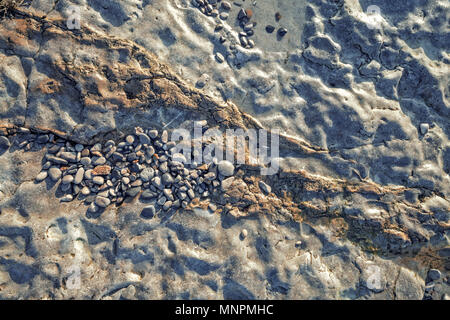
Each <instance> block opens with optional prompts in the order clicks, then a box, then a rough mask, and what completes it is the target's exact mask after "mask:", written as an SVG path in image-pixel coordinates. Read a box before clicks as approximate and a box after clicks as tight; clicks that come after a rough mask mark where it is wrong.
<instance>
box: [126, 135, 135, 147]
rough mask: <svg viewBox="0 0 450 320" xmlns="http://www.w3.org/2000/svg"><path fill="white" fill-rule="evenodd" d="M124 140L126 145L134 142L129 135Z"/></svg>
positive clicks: (132, 137)
mask: <svg viewBox="0 0 450 320" xmlns="http://www.w3.org/2000/svg"><path fill="white" fill-rule="evenodd" d="M125 141H126V143H127V144H128V145H132V144H133V143H134V136H132V135H129V136H127V137H126V138H125Z"/></svg>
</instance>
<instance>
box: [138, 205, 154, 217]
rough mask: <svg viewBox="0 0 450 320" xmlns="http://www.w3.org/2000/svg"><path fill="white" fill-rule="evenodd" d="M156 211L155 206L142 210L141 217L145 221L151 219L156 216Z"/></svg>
mask: <svg viewBox="0 0 450 320" xmlns="http://www.w3.org/2000/svg"><path fill="white" fill-rule="evenodd" d="M155 213H156V209H155V206H153V205H149V206H147V207H145V208H144V209H142V212H141V216H142V217H143V218H145V219H151V218H153V217H154V216H155Z"/></svg>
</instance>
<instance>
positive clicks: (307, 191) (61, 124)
mask: <svg viewBox="0 0 450 320" xmlns="http://www.w3.org/2000/svg"><path fill="white" fill-rule="evenodd" d="M144 2H145V1H144ZM155 2H156V3H152V4H151V5H150V4H149V3H147V2H145V3H146V4H147V6H146V5H142V6H141V7H140V8H139V7H138V9H139V10H137V13H136V14H135V15H133V14H131V15H130V13H132V12H133V8H134V7H133V4H134V2H133V1H123V2H120V3H119V2H116V1H112V2H108V3H110V4H109V7H105V6H104V5H103V1H81V4H82V5H83V6H86V8H88V11H89V12H90V11H92V10H93V11H95V12H97V13H96V14H97V15H100V16H101V19H99V18H98V17H93V18H91V19H90V20H89V21H88V22H89V23H83V24H82V29H81V30H68V29H67V27H66V20H65V16H64V9H65V8H66V7H67V5H69V4H71V2H70V1H56V2H54V3H53V4H51V3H50V4H49V2H48V1H33V2H32V4H31V5H30V6H25V7H20V8H18V9H17V10H16V11H15V12H13V13H12V14H11V15H10V16H9V17H6V18H3V19H1V20H0V61H1V64H0V124H1V129H2V131H1V132H0V133H1V137H2V138H1V139H0V175H1V180H0V210H1V214H0V297H1V298H5V299H8V298H28V299H42V298H52V299H67V298H82V299H105V298H106V299H109V298H114V299H115V298H125V299H162V298H173V299H175V298H185V299H189V298H200V299H202V298H203V299H213V298H218V299H222V298H225V299H253V298H256V299H272V298H276V299H311V298H321V299H324V298H330V299H422V298H427V299H429V298H432V299H442V298H443V297H445V296H446V295H447V296H448V294H449V277H448V270H449V268H450V264H449V263H450V261H449V238H448V236H449V235H448V228H449V218H450V203H449V200H448V197H449V194H450V189H449V188H450V187H449V186H450V184H449V181H450V177H449V171H448V168H449V167H450V164H449V163H450V161H449V160H448V157H449V155H450V153H449V152H448V149H449V147H448V128H449V112H448V110H449V105H448V101H447V98H448V97H447V96H448V57H446V56H444V57H439V54H442V53H441V49H442V48H445V42H444V40H440V39H441V37H443V38H445V37H448V33H445V32H444V31H439V30H440V29H436V28H434V29H432V28H426V27H422V28H421V29H420V31H417V32H416V31H415V30H414V29H411V30H409V29H408V26H409V24H408V23H407V21H408V20H410V19H415V18H414V17H413V16H411V15H408V16H402V19H400V20H399V21H389V23H395V24H396V25H397V27H396V28H387V29H385V32H386V33H385V34H384V35H383V37H384V38H383V41H381V43H380V41H378V40H377V39H378V38H377V37H378V35H377V34H376V33H375V32H374V31H372V30H368V29H364V30H363V31H364V32H362V33H361V32H357V31H358V30H361V29H362V28H364V25H363V23H362V22H360V21H359V20H358V18H357V17H355V15H356V13H354V11H352V10H351V7H352V6H354V5H355V4H354V3H353V2H352V1H345V2H344V1H312V2H311V4H309V5H308V6H307V7H306V9H305V10H306V17H310V18H311V19H310V20H311V21H310V22H307V23H306V25H305V30H304V32H303V36H302V37H303V39H304V41H303V42H302V43H304V44H305V47H304V48H302V49H298V50H297V51H296V52H294V53H292V54H290V55H289V57H288V58H286V57H277V58H273V57H272V58H270V59H269V60H267V61H265V65H266V67H267V68H271V66H273V65H274V64H276V65H277V66H278V61H277V59H278V60H285V59H286V63H285V64H284V63H283V64H282V65H285V67H284V68H286V69H285V70H282V71H280V72H278V74H280V77H281V78H280V79H279V81H275V80H274V78H273V77H272V76H269V77H268V78H267V77H265V76H261V77H252V78H251V79H250V78H249V79H247V80H246V81H242V79H241V78H240V77H242V76H235V77H234V76H233V77H231V78H230V80H233V81H229V82H228V81H223V82H222V84H223V86H224V87H223V88H222V92H225V93H226V94H224V96H227V94H228V93H230V92H237V91H239V90H238V88H237V86H236V87H234V88H233V86H234V84H235V83H247V85H248V87H246V90H247V89H248V88H250V87H251V88H253V89H251V90H250V89H248V90H249V93H248V95H247V96H248V97H250V100H251V103H248V101H244V100H242V106H241V105H239V107H241V108H242V110H245V111H247V112H249V113H251V115H249V114H247V113H244V112H243V111H241V109H239V108H238V106H237V105H238V104H235V103H233V101H234V102H237V100H239V99H237V98H236V97H233V99H231V98H230V99H225V100H229V101H226V102H224V101H220V100H219V99H218V98H217V97H214V96H213V94H212V93H211V92H209V91H208V90H209V89H208V88H205V91H200V90H198V89H195V88H194V87H193V85H190V84H189V83H188V82H186V81H184V80H182V79H181V77H180V76H179V75H177V74H175V72H174V71H173V70H172V68H169V67H168V66H167V65H166V64H165V63H163V62H162V61H161V59H158V58H157V57H156V56H155V55H154V54H153V53H151V52H150V51H149V50H151V49H152V46H151V42H143V41H136V42H135V41H132V40H128V39H129V38H131V39H134V40H138V39H135V38H133V37H131V36H130V37H128V34H127V32H126V31H124V30H125V26H127V27H128V26H130V25H129V23H131V24H133V23H134V24H136V23H139V21H141V20H140V19H144V18H145V17H146V15H150V16H152V15H153V13H150V10H149V8H150V7H151V6H155V7H156V6H163V7H164V6H173V7H176V8H180V7H181V8H183V10H182V11H186V12H185V13H184V14H185V16H184V17H185V18H184V19H185V21H186V22H187V23H188V25H190V26H191V27H192V28H193V29H196V30H197V31H196V32H197V34H201V37H203V35H205V36H206V35H207V34H208V29H209V28H210V27H211V26H210V25H208V23H203V22H202V20H201V19H209V18H205V17H202V16H201V15H200V14H199V13H198V12H197V11H194V10H197V9H195V8H191V7H189V4H188V3H187V1H185V2H183V1H181V2H180V1H166V2H164V3H167V4H165V5H164V4H161V2H159V1H155ZM361 5H362V4H361ZM364 5H365V4H364ZM108 8H109V9H110V10H107V9H108ZM146 8H147V9H146ZM427 8H429V10H430V12H431V13H432V15H431V16H430V18H429V19H432V17H434V18H435V19H437V20H433V21H429V22H427V23H430V24H431V23H435V24H436V23H437V24H439V23H440V21H441V20H442V19H441V18H440V17H441V15H440V14H439V10H438V9H439V8H441V9H442V8H443V9H442V10H444V11H445V10H447V9H448V8H447V6H445V5H443V4H441V3H440V2H439V3H438V4H437V5H436V6H435V7H432V6H431V5H430V6H429V7H427ZM433 8H434V9H433ZM436 8H437V9H436ZM382 9H383V11H385V12H387V13H388V14H389V17H390V18H392V19H393V17H394V16H395V15H398V11H396V10H397V9H395V8H391V7H389V6H388V5H386V6H384V7H383V8H382ZM111 10H112V11H111ZM427 10H428V9H427ZM436 10H437V11H436ZM255 11H256V10H255ZM391 11H392V13H390V12H391ZM146 12H147V13H146ZM167 12H176V13H177V14H181V13H180V12H179V11H167ZM164 14H167V13H164ZM130 16H132V17H133V18H131V20H130V19H129V17H130ZM313 18H314V19H313ZM172 20H173V18H172ZM355 21H356V22H355ZM353 22H355V23H356V24H357V26H356V27H355V30H353V31H352V30H350V31H349V30H348V26H349V25H352V24H353ZM389 23H388V24H389ZM99 25H101V27H100V26H99ZM344 26H345V28H344ZM260 27H261V28H262V27H264V26H260ZM202 28H203V29H202ZM105 29H106V31H108V32H105ZM200 29H201V30H200ZM180 30H184V29H183V28H180ZM408 30H409V31H408ZM435 30H438V31H435ZM169 31H170V30H169ZM194 31H195V30H194ZM172 32H173V33H174V34H172ZM408 32H409V33H408ZM400 33H401V34H405V33H407V34H408V38H407V40H404V39H403V40H402V39H401V38H400V36H399V34H400ZM108 34H109V35H108ZM152 34H153V33H152ZM155 34H158V37H160V38H162V39H163V42H164V43H165V46H168V47H171V41H170V39H173V38H174V39H178V38H180V37H183V35H182V34H177V32H176V31H170V32H168V31H167V30H166V31H164V30H163V32H162V33H161V32H160V33H155ZM170 34H172V36H170ZM111 35H115V37H113V36H111ZM288 36H289V33H288V34H287V35H286V37H288ZM429 36H430V37H435V38H436V41H434V43H433V46H432V47H430V46H424V48H425V49H424V50H416V49H413V48H414V47H415V43H417V42H420V41H425V40H421V39H422V38H424V37H425V38H426V37H429ZM137 43H139V44H137ZM387 44H389V45H387ZM405 45H407V46H405ZM154 46H155V48H156V49H155V50H156V51H158V49H157V47H158V46H159V44H156V43H155V44H154ZM222 49H223V48H221V50H222ZM255 50H256V51H254V52H247V51H242V52H241V53H239V55H238V54H236V53H233V54H234V56H233V55H232V56H231V57H230V56H227V58H228V60H227V65H230V66H231V65H233V64H234V62H233V61H235V60H233V59H238V60H239V63H240V64H241V65H242V69H241V71H242V72H243V70H245V68H246V66H251V63H252V61H259V60H261V59H262V56H261V53H260V52H258V51H257V49H255ZM169 51H170V50H169ZM275 56H276V55H275ZM172 59H173V58H172ZM180 59H182V58H180ZM271 59H272V60H271ZM273 59H275V60H273ZM167 60H171V59H167ZM230 61H231V62H230ZM169 62H171V63H172V66H174V65H176V64H175V63H174V61H173V60H172V61H169ZM433 64H435V66H434V67H430V66H432V65H433ZM184 65H189V64H184ZM205 65H207V64H205ZM277 68H278V67H277ZM274 70H277V69H276V68H274ZM299 70H302V74H300V75H299V74H297V75H296V76H294V75H293V72H294V73H298V71H299ZM437 70H441V71H439V72H437ZM442 70H444V71H442ZM445 70H447V72H445ZM224 72H225V71H224ZM227 72H228V71H226V73H224V74H226V75H227V76H228V73H227ZM234 72H235V71H233V73H234ZM268 74H270V73H268ZM420 79H422V80H420ZM226 86H231V87H226ZM280 91H284V92H285V93H286V95H285V96H284V98H283V99H285V100H281V101H278V100H277V98H276V97H277V95H276V94H275V93H276V92H280ZM205 92H206V93H211V94H210V95H208V94H206V93H205ZM367 97H369V98H367ZM292 101H293V102H292ZM249 105H255V106H257V107H255V108H256V109H255V110H249V109H248V106H249ZM265 108H268V109H271V111H272V113H271V114H270V115H269V114H268V113H264V112H262V113H261V112H259V111H261V110H265ZM298 110H300V111H298ZM277 113H279V114H285V115H286V114H287V115H289V117H287V118H286V119H288V120H286V119H285V120H283V121H287V124H286V123H284V122H283V121H280V122H282V123H281V124H280V123H278V120H279V119H280V118H278V117H274V114H277ZM273 119H275V120H273ZM198 120H207V123H208V126H209V127H216V126H217V127H218V128H220V129H225V128H243V129H246V128H277V127H278V128H281V129H285V130H283V133H284V134H285V135H283V136H281V137H280V157H281V158H282V159H283V166H282V168H281V170H280V172H278V173H277V174H276V175H273V176H261V174H260V168H259V167H257V166H250V165H242V166H239V167H237V168H235V172H234V175H233V176H232V177H231V178H227V179H224V180H222V185H221V188H219V189H220V190H217V192H214V193H212V194H211V195H209V196H208V197H207V198H205V199H197V200H196V201H193V203H191V204H190V205H189V206H188V207H186V208H173V209H171V210H166V211H164V210H161V211H153V210H152V209H149V208H148V207H149V203H148V202H146V201H140V200H139V199H137V198H135V197H134V196H132V195H130V196H129V197H128V198H126V199H125V201H124V202H123V203H122V204H120V205H117V206H116V205H105V208H104V210H103V211H101V214H99V215H92V214H89V212H88V207H87V206H86V204H85V203H83V202H82V201H81V200H78V199H75V200H73V201H70V202H61V201H60V200H61V197H62V196H61V195H60V194H59V193H58V188H59V187H60V186H59V184H55V183H53V184H52V183H41V182H40V181H36V178H38V180H40V179H42V180H45V181H46V182H49V181H50V180H51V177H50V176H49V177H38V175H39V173H40V172H41V168H42V165H43V164H44V162H43V161H42V159H43V158H44V155H45V153H46V152H47V151H48V150H47V148H48V146H47V145H46V141H45V142H43V143H40V142H39V141H37V140H36V139H38V137H39V136H41V135H43V134H53V135H54V136H55V137H59V138H60V139H63V140H65V141H70V142H71V143H73V145H75V144H77V143H81V144H85V145H90V146H92V145H94V144H95V143H97V142H103V143H105V142H106V141H107V140H109V139H112V140H115V141H118V140H120V139H123V138H124V137H126V136H127V135H128V134H130V133H131V132H133V130H134V128H135V127H137V126H139V127H143V128H149V129H150V128H156V129H162V128H167V129H169V130H170V129H172V128H177V127H189V126H191V125H192V121H198ZM272 120H273V121H272ZM423 122H426V123H432V125H431V126H430V127H429V129H428V130H425V131H423V132H425V133H423V132H420V130H421V129H420V128H421V127H420V124H421V123H423ZM301 123H307V124H308V125H307V126H303V125H301ZM277 124H280V125H277ZM287 127H289V128H292V129H286V128H287ZM23 128H25V129H23ZM27 130H31V131H29V132H28V131H27ZM30 135H34V136H33V138H32V139H31V138H30ZM42 141H43V140H42ZM99 170H100V169H99ZM54 174H57V173H54ZM224 181H226V182H225V183H224ZM261 181H263V182H264V184H262V183H260V182H261ZM261 186H263V187H261ZM268 187H269V188H268ZM145 208H147V209H145ZM142 212H144V214H142ZM244 229H245V230H246V231H245V232H244V233H243V230H244ZM243 234H245V237H243V236H242V235H243ZM430 270H438V271H439V277H438V276H437V272H436V271H430ZM78 280H79V282H77V281H78Z"/></svg>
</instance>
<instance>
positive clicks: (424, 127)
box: [420, 123, 430, 135]
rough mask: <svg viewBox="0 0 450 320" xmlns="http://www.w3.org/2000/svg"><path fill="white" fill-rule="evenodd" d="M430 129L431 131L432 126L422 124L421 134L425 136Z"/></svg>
mask: <svg viewBox="0 0 450 320" xmlns="http://www.w3.org/2000/svg"><path fill="white" fill-rule="evenodd" d="M429 129H430V125H429V124H428V123H421V124H420V133H422V134H423V135H425V134H427V133H428V130H429Z"/></svg>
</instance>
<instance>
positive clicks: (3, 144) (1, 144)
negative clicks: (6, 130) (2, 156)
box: [0, 136, 11, 152]
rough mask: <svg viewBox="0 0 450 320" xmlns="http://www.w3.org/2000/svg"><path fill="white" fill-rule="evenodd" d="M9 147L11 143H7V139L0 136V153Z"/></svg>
mask: <svg viewBox="0 0 450 320" xmlns="http://www.w3.org/2000/svg"><path fill="white" fill-rule="evenodd" d="M10 146H11V143H10V142H9V140H8V138H7V137H4V136H0V152H1V151H2V150H8V148H9V147H10Z"/></svg>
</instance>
